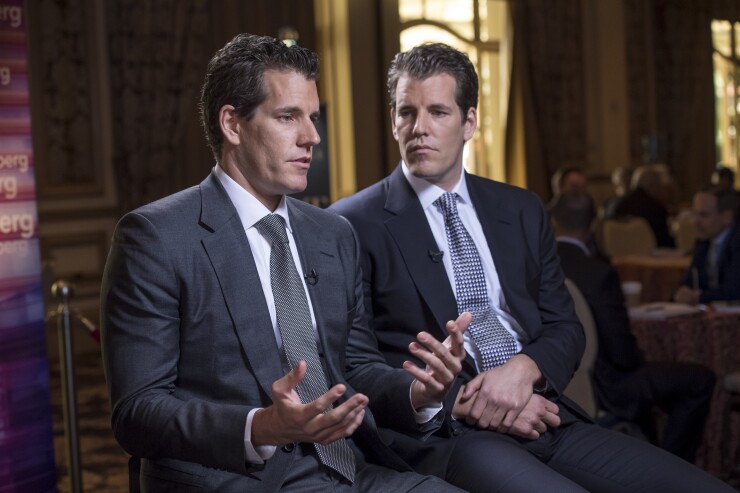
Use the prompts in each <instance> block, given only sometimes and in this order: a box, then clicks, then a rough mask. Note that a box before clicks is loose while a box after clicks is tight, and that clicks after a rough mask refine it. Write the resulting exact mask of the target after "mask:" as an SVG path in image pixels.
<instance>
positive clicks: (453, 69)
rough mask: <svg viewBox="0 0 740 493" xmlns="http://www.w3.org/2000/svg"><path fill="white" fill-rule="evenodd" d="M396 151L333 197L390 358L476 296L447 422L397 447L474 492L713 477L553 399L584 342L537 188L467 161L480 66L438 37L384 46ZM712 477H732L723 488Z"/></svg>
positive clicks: (639, 487) (710, 484)
mask: <svg viewBox="0 0 740 493" xmlns="http://www.w3.org/2000/svg"><path fill="white" fill-rule="evenodd" d="M388 88H389V94H390V99H391V122H392V128H393V135H394V137H395V138H396V140H397V141H398V143H399V148H400V152H401V156H402V158H403V161H402V163H401V164H400V165H399V166H398V167H397V168H396V169H395V170H394V171H393V172H392V173H391V175H390V176H389V177H387V178H385V179H383V180H382V181H380V182H379V183H377V184H375V185H373V186H371V187H369V188H368V189H366V190H363V191H361V192H359V193H358V194H356V195H354V196H352V197H349V198H347V199H344V200H342V201H340V202H338V203H336V204H335V205H334V206H333V208H334V210H336V211H337V212H338V213H340V214H342V215H344V216H345V217H347V218H348V219H349V220H350V222H351V223H352V224H353V226H354V227H355V230H356V232H357V235H358V237H359V239H360V245H361V262H362V269H363V280H364V285H365V304H366V308H367V310H368V312H369V313H370V314H371V315H372V328H373V329H374V331H375V334H376V336H377V338H378V342H379V346H380V348H381V350H382V351H383V353H384V354H385V356H386V358H387V359H388V361H389V362H390V363H391V364H393V365H394V366H399V365H401V364H402V361H404V360H405V359H406V358H405V356H404V354H405V351H406V347H407V346H408V344H410V343H412V342H413V340H414V334H415V333H416V332H418V330H419V327H435V329H434V330H433V331H432V334H433V335H434V336H435V337H436V338H438V339H439V340H443V339H445V338H446V337H447V331H446V330H445V321H446V320H448V319H450V318H451V317H452V318H454V317H455V316H456V315H457V313H458V310H459V309H461V308H463V307H464V308H465V309H468V308H469V307H471V306H472V307H474V308H473V310H472V311H473V322H471V324H470V327H469V328H468V330H467V331H466V333H465V348H466V350H467V353H468V356H467V358H466V360H465V362H464V364H463V370H462V373H461V374H460V377H459V378H458V381H457V383H456V385H455V386H454V387H453V390H452V392H450V394H449V397H448V399H447V401H446V403H445V415H446V420H445V426H444V427H443V428H442V429H440V430H439V431H438V432H436V433H435V434H433V435H432V436H430V437H428V438H427V439H426V440H424V441H420V440H416V439H413V438H407V439H404V437H403V436H401V435H400V434H399V435H398V436H397V438H396V440H395V442H394V447H395V448H396V450H398V451H399V453H400V454H401V455H402V456H403V457H405V458H406V459H407V460H408V461H409V462H410V463H411V464H412V465H414V466H415V467H416V468H417V469H418V470H420V471H422V472H425V473H432V474H436V475H438V476H440V477H444V478H445V479H447V480H448V481H449V482H451V483H453V484H456V485H458V486H461V487H462V488H464V489H466V490H469V491H475V492H490V491H507V492H508V491H517V492H519V491H521V492H531V491H540V490H547V491H568V492H576V491H587V490H590V491H624V492H628V491H630V492H631V491H692V492H695V491H702V488H706V489H708V490H712V488H714V490H713V491H723V485H722V484H721V483H720V482H719V481H717V480H715V479H714V478H712V477H710V476H708V475H706V474H704V473H703V472H702V471H700V470H699V469H697V468H695V467H694V466H691V465H690V464H686V463H685V462H684V461H682V460H681V459H679V458H677V457H675V456H673V455H671V454H668V453H667V452H665V451H662V450H660V449H658V448H657V447H654V446H652V445H650V444H648V443H645V442H640V441H637V440H634V439H631V438H629V437H627V436H624V435H621V434H618V433H615V432H610V431H608V430H604V429H601V428H599V427H597V426H595V425H593V424H590V423H587V422H585V418H584V417H583V416H582V412H581V411H580V410H579V409H578V408H577V406H575V405H574V404H572V403H570V402H569V401H568V400H567V399H565V398H564V397H562V395H561V394H562V392H563V390H564V389H565V387H566V386H567V385H568V382H569V380H570V378H571V377H572V375H573V372H574V370H575V369H576V367H577V366H578V362H579V360H580V357H581V354H582V353H583V349H584V335H583V330H582V328H581V326H580V324H579V322H578V319H577V318H576V315H575V313H574V309H573V303H572V300H571V298H570V296H569V294H568V291H567V289H566V288H565V286H564V282H563V275H562V272H561V270H560V265H559V262H558V258H557V253H556V250H555V242H554V241H553V238H552V233H551V231H550V228H549V225H548V217H547V213H546V211H545V210H544V206H543V204H542V201H541V200H540V199H539V198H538V197H536V196H535V195H534V194H532V193H529V192H527V191H524V190H521V189H518V188H515V187H511V186H508V185H505V184H502V183H496V182H493V181H490V180H486V179H484V178H480V177H476V176H474V175H470V174H468V173H465V172H464V171H463V147H464V145H465V143H466V141H468V140H469V139H470V138H471V137H472V136H473V133H474V132H475V129H476V125H477V112H476V106H477V96H478V79H477V75H476V73H475V69H474V67H473V65H472V63H471V62H470V60H468V58H467V56H465V55H464V54H462V53H460V52H458V51H457V50H454V49H453V48H450V47H449V46H446V45H442V44H431V45H422V46H418V47H416V48H414V49H412V50H410V51H408V52H405V53H400V54H398V55H396V57H395V59H394V60H393V62H392V64H391V68H390V70H389V75H388ZM724 491H731V490H729V489H724Z"/></svg>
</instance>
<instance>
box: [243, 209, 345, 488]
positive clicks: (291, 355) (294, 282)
mask: <svg viewBox="0 0 740 493" xmlns="http://www.w3.org/2000/svg"><path fill="white" fill-rule="evenodd" d="M256 227H257V229H258V230H259V231H260V232H262V234H263V235H264V236H265V237H266V238H267V239H268V240H269V241H270V242H271V243H272V249H271V251H270V282H271V284H272V295H273V297H274V298H275V313H276V316H277V324H278V329H279V330H280V337H281V338H282V339H283V350H284V351H285V357H286V358H287V359H288V363H289V364H290V367H291V368H295V367H296V366H297V365H298V363H299V362H300V361H301V360H303V361H305V362H306V365H307V370H306V376H305V377H304V379H303V381H301V383H299V384H298V386H297V387H296V392H298V397H300V399H301V402H302V403H304V404H306V403H308V402H311V401H314V400H316V399H317V398H319V397H320V396H321V395H323V394H325V393H326V392H327V391H328V390H329V389H328V386H327V383H326V376H325V375H324V370H323V366H322V364H321V361H320V360H319V352H318V349H317V348H316V338H315V337H314V331H313V324H312V322H311V312H310V311H309V309H308V298H307V297H306V291H305V290H304V288H303V283H302V282H301V278H300V277H299V276H298V271H297V270H296V267H295V263H294V262H293V255H292V254H291V252H290V246H289V244H288V234H287V232H286V231H285V223H284V222H283V218H282V217H281V216H280V215H278V214H268V215H267V216H265V217H264V218H262V219H261V220H260V221H259V222H258V223H257V224H256ZM331 408H332V406H330V407H329V408H328V409H327V410H326V411H329V410H330V409H331ZM326 411H325V412H326ZM314 447H315V448H316V452H317V453H318V455H319V459H321V462H322V463H323V464H325V465H327V466H329V467H331V468H332V469H334V470H335V471H337V472H338V473H339V474H341V475H342V476H344V477H345V478H347V479H348V480H349V481H354V477H355V459H354V454H353V452H352V450H351V449H350V448H349V445H348V444H347V442H346V441H345V440H343V439H340V440H336V441H334V442H332V443H330V444H328V445H321V444H318V443H314Z"/></svg>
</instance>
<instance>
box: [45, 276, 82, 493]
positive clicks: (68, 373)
mask: <svg viewBox="0 0 740 493" xmlns="http://www.w3.org/2000/svg"><path fill="white" fill-rule="evenodd" d="M51 295H52V296H54V297H55V298H57V299H58V300H59V306H60V308H61V309H60V310H59V311H58V315H57V327H58V332H59V356H60V358H61V361H60V373H61V378H62V407H63V410H64V427H65V432H66V433H65V434H66V436H67V468H68V469H69V481H70V491H71V493H81V492H82V477H81V475H80V446H79V435H78V433H77V393H76V392H75V371H74V361H73V356H74V351H73V345H72V316H71V312H70V309H69V300H70V298H71V297H72V285H71V284H69V283H68V282H66V281H64V280H61V279H60V280H58V281H56V282H55V283H54V284H52V286H51Z"/></svg>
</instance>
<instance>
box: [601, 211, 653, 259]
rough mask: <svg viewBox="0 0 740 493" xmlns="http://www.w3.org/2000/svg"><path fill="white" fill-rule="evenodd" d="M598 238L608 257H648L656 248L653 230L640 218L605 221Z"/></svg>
mask: <svg viewBox="0 0 740 493" xmlns="http://www.w3.org/2000/svg"><path fill="white" fill-rule="evenodd" d="M598 236H599V237H600V238H601V241H602V242H603V245H602V247H603V251H604V253H606V254H607V255H608V256H609V257H624V256H626V255H649V254H650V253H651V252H652V251H653V250H655V248H656V246H657V243H656V241H655V234H654V233H653V230H652V229H650V225H649V224H648V222H647V221H645V220H644V219H643V218H641V217H628V218H621V219H606V220H604V221H603V222H602V223H601V231H600V234H599V235H598Z"/></svg>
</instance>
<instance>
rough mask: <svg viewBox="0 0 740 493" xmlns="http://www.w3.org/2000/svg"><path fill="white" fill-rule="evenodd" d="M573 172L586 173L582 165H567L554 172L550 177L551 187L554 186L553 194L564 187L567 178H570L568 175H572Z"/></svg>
mask: <svg viewBox="0 0 740 493" xmlns="http://www.w3.org/2000/svg"><path fill="white" fill-rule="evenodd" d="M573 173H576V174H578V175H584V176H585V175H586V172H585V171H583V168H581V167H580V166H565V167H563V168H558V170H557V171H555V173H553V175H552V178H551V179H550V188H552V193H553V194H558V193H560V191H561V190H562V189H563V183H565V179H566V178H568V175H571V174H573Z"/></svg>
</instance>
